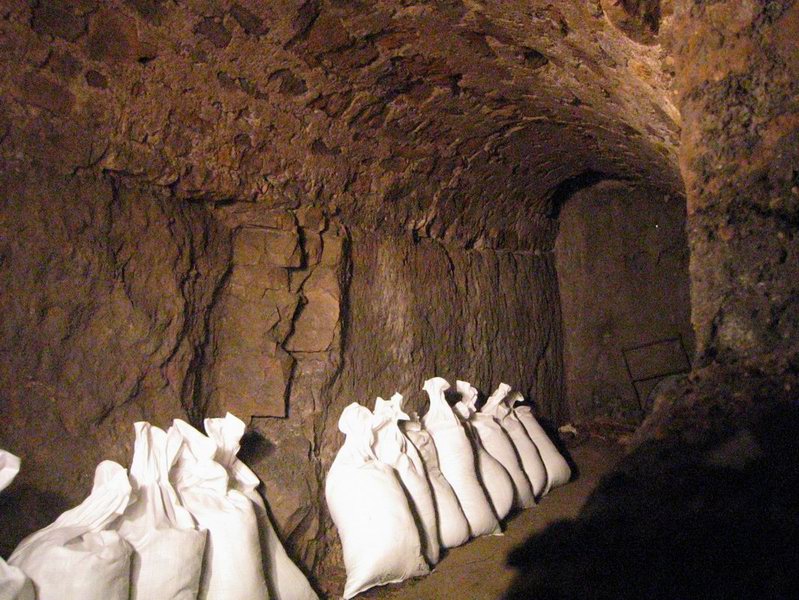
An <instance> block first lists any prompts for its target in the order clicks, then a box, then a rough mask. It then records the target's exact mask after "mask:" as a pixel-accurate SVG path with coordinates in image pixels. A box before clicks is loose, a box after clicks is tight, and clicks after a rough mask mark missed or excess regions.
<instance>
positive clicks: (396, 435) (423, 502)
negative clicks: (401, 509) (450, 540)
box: [373, 394, 441, 567]
mask: <svg viewBox="0 0 799 600" xmlns="http://www.w3.org/2000/svg"><path fill="white" fill-rule="evenodd" d="M408 419H409V417H408V415H406V414H405V413H404V412H402V396H401V395H400V394H394V395H393V396H392V397H391V400H383V399H382V398H377V400H376V401H375V410H374V426H373V429H374V432H375V442H374V445H373V449H374V451H375V455H376V456H377V458H378V460H380V461H382V462H384V463H385V464H387V465H389V466H390V467H393V468H394V470H395V471H396V472H397V475H399V478H400V481H401V482H402V486H403V487H404V488H405V491H406V492H407V494H408V500H409V505H410V508H411V513H412V514H413V516H414V518H415V520H416V524H417V526H418V527H419V531H420V532H421V533H422V534H423V535H422V537H421V542H422V553H423V554H424V556H425V558H426V559H427V562H428V564H429V565H430V566H431V567H432V566H434V565H435V564H436V563H438V560H439V558H440V555H441V546H440V542H439V537H438V518H437V517H436V505H435V501H434V500H433V491H432V490H431V489H430V484H429V483H428V481H427V476H426V475H425V470H424V464H423V463H422V459H421V457H420V456H419V453H418V452H417V451H416V448H414V446H413V444H411V443H410V441H409V440H408V439H407V438H406V437H405V434H404V433H402V431H401V430H400V428H399V425H398V424H397V422H398V421H399V420H403V421H407V420H408Z"/></svg>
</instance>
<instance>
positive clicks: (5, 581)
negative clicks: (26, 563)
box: [0, 558, 36, 600]
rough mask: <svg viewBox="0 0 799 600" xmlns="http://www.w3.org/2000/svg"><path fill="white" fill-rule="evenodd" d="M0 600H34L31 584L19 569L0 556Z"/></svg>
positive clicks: (34, 595)
mask: <svg viewBox="0 0 799 600" xmlns="http://www.w3.org/2000/svg"><path fill="white" fill-rule="evenodd" d="M0 600H36V593H35V592H34V591H33V584H32V583H31V580H30V579H28V578H27V577H26V576H25V574H24V573H23V572H22V570H21V569H19V568H18V567H14V566H11V565H9V564H8V563H6V561H4V560H3V559H2V558H0Z"/></svg>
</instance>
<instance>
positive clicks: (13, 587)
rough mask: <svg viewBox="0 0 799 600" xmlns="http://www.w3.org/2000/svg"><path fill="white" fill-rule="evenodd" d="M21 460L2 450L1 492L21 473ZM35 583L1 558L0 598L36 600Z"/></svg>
mask: <svg viewBox="0 0 799 600" xmlns="http://www.w3.org/2000/svg"><path fill="white" fill-rule="evenodd" d="M19 465H20V461H19V458H18V457H17V456H14V455H13V454H11V453H10V452H6V451H5V450H0V492H2V491H3V490H4V489H6V488H7V487H8V485H9V484H10V483H11V482H12V481H13V480H14V478H15V477H16V476H17V473H19ZM35 598H36V594H34V592H33V584H32V583H31V580H30V579H28V578H27V577H26V576H25V574H24V573H23V572H22V570H21V569H19V568H18V567H14V566H11V565H9V564H8V563H6V561H4V560H3V559H2V558H0V600H35Z"/></svg>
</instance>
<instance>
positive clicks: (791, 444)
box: [505, 403, 799, 600]
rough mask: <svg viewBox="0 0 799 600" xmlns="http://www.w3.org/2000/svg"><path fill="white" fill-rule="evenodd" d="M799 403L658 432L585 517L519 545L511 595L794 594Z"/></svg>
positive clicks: (511, 599) (798, 586) (606, 483)
mask: <svg viewBox="0 0 799 600" xmlns="http://www.w3.org/2000/svg"><path fill="white" fill-rule="evenodd" d="M797 439H799V405H797V404H795V403H794V404H780V405H777V406H772V407H770V408H769V409H768V410H764V411H761V412H760V414H759V416H757V417H753V418H752V419H751V420H750V421H749V422H748V423H744V424H742V427H741V429H740V430H738V431H737V432H735V433H732V434H730V435H727V436H724V437H716V438H715V439H709V440H706V441H704V442H702V443H696V444H694V445H691V446H686V445H685V444H681V443H678V442H676V441H657V442H649V443H647V444H645V445H643V446H641V447H640V448H638V449H637V450H636V451H635V452H633V453H632V454H630V455H629V456H627V457H626V458H625V459H624V460H622V462H621V463H620V464H619V466H618V467H617V468H616V470H615V471H614V472H613V473H612V474H610V475H608V476H607V477H605V478H604V479H603V480H602V482H601V483H600V485H599V486H598V488H597V489H596V490H595V491H594V493H593V494H592V495H591V497H590V498H589V500H588V502H587V503H586V506H585V507H584V508H583V510H582V511H581V513H580V516H579V517H578V518H577V519H576V520H573V521H561V522H559V523H555V524H553V525H551V526H550V527H549V528H547V529H546V530H545V531H544V532H543V533H541V534H540V535H537V536H535V537H533V538H531V539H529V540H528V541H527V542H526V543H525V544H524V545H522V546H521V547H519V548H517V549H515V550H514V551H513V552H512V553H511V555H510V557H509V564H510V565H511V566H513V567H515V568H516V569H517V570H518V574H517V576H516V579H515V581H514V583H513V585H512V586H511V588H510V590H509V591H508V592H507V594H506V596H505V598H506V599H507V600H518V599H522V598H525V599H526V598H535V599H537V600H541V599H549V598H554V599H571V598H575V599H576V598H579V599H581V600H585V599H593V598H596V599H599V598H601V599H605V598H607V599H611V598H612V599H614V600H618V599H619V598H642V599H661V598H662V599H669V600H673V599H687V598H702V599H703V600H707V599H716V598H717V599H719V600H720V599H729V598H747V599H750V598H758V599H762V598H795V597H798V596H796V595H794V594H796V590H799V568H797V561H798V560H799V443H798V442H797Z"/></svg>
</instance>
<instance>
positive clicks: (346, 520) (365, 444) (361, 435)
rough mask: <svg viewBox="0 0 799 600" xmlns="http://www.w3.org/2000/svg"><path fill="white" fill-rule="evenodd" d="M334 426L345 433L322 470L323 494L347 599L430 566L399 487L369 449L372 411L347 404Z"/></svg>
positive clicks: (416, 574) (418, 573)
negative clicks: (339, 548)
mask: <svg viewBox="0 0 799 600" xmlns="http://www.w3.org/2000/svg"><path fill="white" fill-rule="evenodd" d="M338 427H339V429H340V430H341V431H342V432H343V433H344V434H346V436H347V438H346V441H345V442H344V444H343V445H342V446H341V448H340V449H339V451H338V454H337V455H336V458H335V460H334V461H333V464H332V465H331V467H330V471H329V472H328V474H327V480H326V482H325V498H326V499H327V507H328V509H329V510H330V516H331V517H332V518H333V523H335V525H336V528H337V529H338V534H339V537H340V538H341V546H342V549H343V551H344V566H345V568H346V570H347V583H346V585H345V588H344V596H343V597H344V598H345V599H348V598H352V597H353V596H355V595H357V594H359V593H361V592H363V591H364V590H367V589H369V588H372V587H374V586H377V585H385V584H387V583H396V582H399V581H403V580H405V579H408V578H409V577H416V576H419V575H426V574H427V573H429V572H430V569H429V567H428V566H427V563H426V562H425V559H424V557H423V556H422V548H421V542H420V538H419V531H418V529H417V528H416V523H414V520H413V516H412V515H411V510H410V507H409V506H408V501H407V500H406V498H405V492H404V491H403V490H402V487H401V486H400V483H399V481H398V480H397V477H396V475H395V473H394V470H393V469H392V468H391V467H389V466H388V465H386V464H383V463H382V462H381V461H379V460H378V459H377V457H376V456H375V454H374V452H373V450H372V444H373V443H374V432H373V431H372V412H371V411H370V410H369V409H368V408H366V407H364V406H361V405H359V404H355V403H353V404H350V405H349V406H348V407H347V408H345V409H344V411H343V412H342V413H341V417H340V418H339V422H338Z"/></svg>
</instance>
